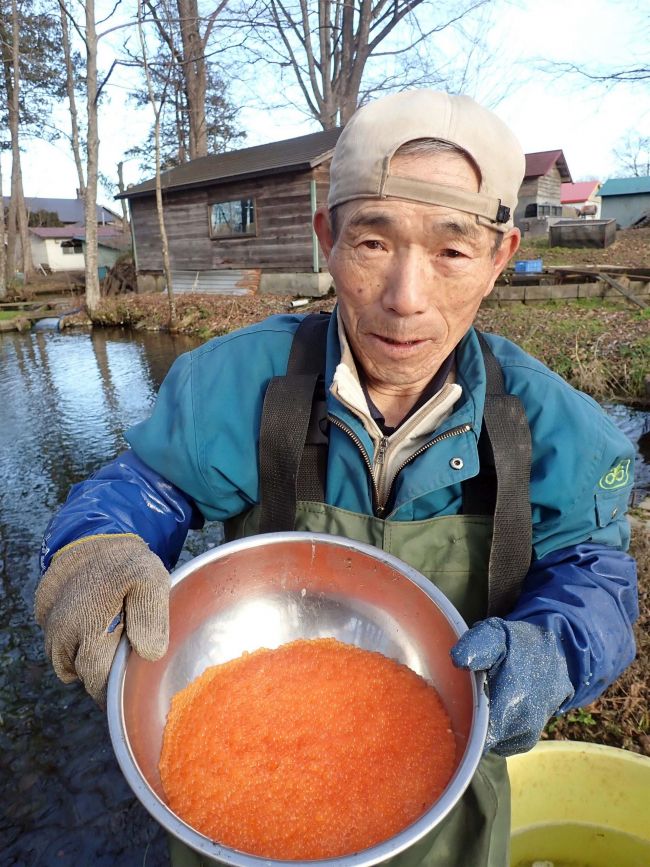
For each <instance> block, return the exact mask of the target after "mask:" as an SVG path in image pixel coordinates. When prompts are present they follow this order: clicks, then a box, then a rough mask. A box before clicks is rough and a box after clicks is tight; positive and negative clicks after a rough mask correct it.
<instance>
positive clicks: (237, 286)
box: [172, 268, 261, 295]
mask: <svg viewBox="0 0 650 867" xmlns="http://www.w3.org/2000/svg"><path fill="white" fill-rule="evenodd" d="M260 275H261V270H260V269H259V268H250V269H247V270H235V269H232V270H223V271H172V285H173V288H174V292H178V293H185V292H206V293H207V294H209V295H254V294H255V293H257V292H258V291H259V288H260Z"/></svg>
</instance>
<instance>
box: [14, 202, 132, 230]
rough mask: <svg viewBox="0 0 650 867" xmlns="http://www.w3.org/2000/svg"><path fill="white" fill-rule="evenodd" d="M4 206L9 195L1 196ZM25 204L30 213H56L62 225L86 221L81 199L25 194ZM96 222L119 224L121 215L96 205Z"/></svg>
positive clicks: (80, 223)
mask: <svg viewBox="0 0 650 867" xmlns="http://www.w3.org/2000/svg"><path fill="white" fill-rule="evenodd" d="M3 201H4V206H5V208H7V207H8V206H9V196H3ZM25 206H26V207H27V212H28V213H30V214H38V213H39V212H41V211H43V212H45V213H50V214H52V213H53V214H56V215H57V217H58V219H59V222H60V223H63V224H64V225H66V226H67V225H81V226H83V224H84V223H85V221H86V215H85V212H84V207H85V206H84V201H83V199H52V198H43V197H40V196H25ZM97 222H98V223H99V224H100V225H113V226H121V225H122V217H121V216H120V215H119V214H116V213H115V211H111V210H110V208H105V207H104V206H103V205H97Z"/></svg>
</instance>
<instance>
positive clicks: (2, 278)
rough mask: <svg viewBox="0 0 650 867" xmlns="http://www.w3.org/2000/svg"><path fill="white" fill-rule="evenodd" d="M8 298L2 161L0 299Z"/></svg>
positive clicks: (0, 181)
mask: <svg viewBox="0 0 650 867" xmlns="http://www.w3.org/2000/svg"><path fill="white" fill-rule="evenodd" d="M6 296H7V250H6V247H5V207H4V195H3V192H2V162H1V161H0V298H6Z"/></svg>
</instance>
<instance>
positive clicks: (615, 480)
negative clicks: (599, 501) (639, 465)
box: [598, 458, 631, 491]
mask: <svg viewBox="0 0 650 867" xmlns="http://www.w3.org/2000/svg"><path fill="white" fill-rule="evenodd" d="M630 463H631V461H630V459H629V458H628V459H627V460H624V461H621V462H620V463H619V464H616V466H615V467H612V468H611V470H608V471H607V472H606V473H605V475H604V476H603V477H602V479H601V480H600V481H599V482H598V487H599V488H602V489H603V490H605V491H614V490H616V488H624V487H625V486H626V485H627V484H628V483H629V481H630Z"/></svg>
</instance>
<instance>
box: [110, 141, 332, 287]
mask: <svg viewBox="0 0 650 867" xmlns="http://www.w3.org/2000/svg"><path fill="white" fill-rule="evenodd" d="M340 132H341V130H340V129H334V130H327V131H325V132H318V133H313V134H311V135H305V136H300V137H298V138H293V139H288V140H286V141H279V142H272V143H270V144H264V145H258V146H256V147H250V148H244V149H243V150H238V151H231V152H229V153H224V154H213V155H210V156H206V157H202V158H200V159H196V160H192V161H191V162H189V163H184V164H183V165H180V166H177V167H175V168H173V169H170V170H169V171H167V172H164V173H163V175H162V179H161V180H162V190H163V204H164V217H165V229H166V232H167V237H168V243H169V254H170V259H171V270H172V277H173V283H174V290H175V291H177V292H182V291H193V290H194V291H200V292H218V293H225V294H243V293H248V292H255V291H258V290H259V291H262V292H276V293H285V292H286V293H290V294H299V295H322V294H324V293H326V292H327V291H328V289H329V287H330V283H331V279H330V276H329V273H328V272H327V270H326V268H325V265H324V262H323V261H322V256H321V254H320V252H319V248H318V241H317V239H316V237H315V235H314V233H313V230H312V217H313V214H314V211H315V210H316V208H317V207H319V206H320V205H321V204H323V203H324V202H326V199H327V191H328V188H329V166H330V162H331V158H332V152H333V149H334V145H335V144H336V141H337V139H338V137H339V135H340ZM123 197H124V198H127V199H128V201H129V208H130V211H131V226H132V232H133V248H134V256H135V264H136V269H137V273H138V289H139V291H154V290H156V289H160V288H162V253H161V240H160V232H159V228H158V217H157V213H156V198H155V179H151V180H148V181H146V182H144V183H141V184H138V185H137V186H131V187H129V188H128V189H127V190H126V191H125V193H123Z"/></svg>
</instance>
